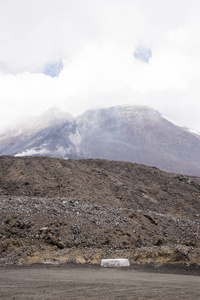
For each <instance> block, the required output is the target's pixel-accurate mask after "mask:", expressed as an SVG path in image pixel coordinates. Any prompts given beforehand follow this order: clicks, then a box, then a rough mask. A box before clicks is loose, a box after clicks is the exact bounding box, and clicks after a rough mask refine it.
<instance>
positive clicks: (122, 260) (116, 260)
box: [101, 258, 130, 268]
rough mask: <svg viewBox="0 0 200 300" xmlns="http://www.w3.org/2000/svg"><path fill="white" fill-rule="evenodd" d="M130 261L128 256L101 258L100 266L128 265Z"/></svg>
mask: <svg viewBox="0 0 200 300" xmlns="http://www.w3.org/2000/svg"><path fill="white" fill-rule="evenodd" d="M129 266H130V263H129V260H128V258H113V259H102V260H101V267H104V268H115V267H129Z"/></svg>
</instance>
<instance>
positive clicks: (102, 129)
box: [0, 105, 200, 176]
mask: <svg viewBox="0 0 200 300" xmlns="http://www.w3.org/2000/svg"><path fill="white" fill-rule="evenodd" d="M199 149H200V136H199V135H198V134H194V133H192V132H190V131H189V130H186V129H184V128H181V127H179V126H176V125H175V124H173V123H172V122H169V121H168V120H166V119H165V118H164V117H163V116H162V115H161V114H160V113H159V112H158V111H156V110H154V109H152V108H149V107H145V106H128V105H126V106H115V107H110V108H105V109H96V110H89V111H86V112H85V113H84V114H82V115H80V116H78V117H76V118H74V117H73V116H71V115H69V114H68V113H64V112H60V111H59V110H58V109H55V108H54V109H51V110H49V111H48V112H46V113H44V114H42V115H41V116H39V117H37V118H35V119H34V118H33V119H30V120H28V121H27V120H26V122H25V123H24V124H21V125H16V124H15V125H14V127H13V128H10V129H8V130H5V131H3V132H1V133H0V155H13V156H27V155H28V156H49V157H59V158H65V159H68V158H70V159H87V158H95V159H96V158H100V159H107V160H117V161H129V162H134V163H140V164H145V165H148V166H154V167H158V168H159V169H161V170H164V171H166V172H173V173H180V174H186V175H195V176H200V152H199Z"/></svg>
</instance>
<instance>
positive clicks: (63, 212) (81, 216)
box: [0, 156, 200, 264]
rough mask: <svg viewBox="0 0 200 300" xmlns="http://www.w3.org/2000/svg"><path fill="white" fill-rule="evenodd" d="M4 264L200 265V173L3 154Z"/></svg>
mask: <svg viewBox="0 0 200 300" xmlns="http://www.w3.org/2000/svg"><path fill="white" fill-rule="evenodd" d="M0 208H1V209H0V220H1V231H0V253H1V256H0V257H1V258H0V263H1V264H7V263H18V264H25V263H34V262H48V261H51V262H52V261H54V262H55V261H58V262H65V261H76V262H89V263H99V262H100V259H101V258H106V257H116V256H123V257H128V258H129V259H130V261H131V263H142V262H155V263H161V264H162V263H166V262H167V263H184V264H185V263H186V264H192V263H196V264H200V237H199V225H200V220H199V216H200V215H199V214H200V178H198V177H189V176H183V175H177V174H169V173H165V172H163V171H160V170H159V169H157V168H153V167H147V166H144V165H138V164H134V163H128V162H117V161H106V160H93V159H89V160H76V161H72V160H62V159H57V158H48V157H10V156H1V157H0Z"/></svg>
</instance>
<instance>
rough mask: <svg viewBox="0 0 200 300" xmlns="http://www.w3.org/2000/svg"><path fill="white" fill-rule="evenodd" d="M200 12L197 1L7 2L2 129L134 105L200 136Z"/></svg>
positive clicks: (1, 57)
mask: <svg viewBox="0 0 200 300" xmlns="http://www.w3.org/2000/svg"><path fill="white" fill-rule="evenodd" d="M199 13H200V3H199V1H197V0H191V1H180V0H174V1H172V0H163V1H160V0H152V1H149V0H137V1H132V0H84V1H81V0H58V1H55V0H48V1H47V0H43V1H39V0H34V1H33V0H29V1H27V0H18V1H15V0H7V1H0V45H1V47H0V120H1V122H0V127H1V126H2V125H3V124H5V123H9V122H10V121H11V120H12V119H15V118H18V117H21V116H27V115H37V114H40V113H42V112H44V111H45V110H47V109H49V108H50V107H52V106H59V107H61V108H62V109H65V110H66V111H68V112H69V113H72V114H74V115H77V114H80V113H82V112H83V111H84V110H85V109H89V108H91V107H92V108H94V107H100V106H110V105H115V104H116V105H117V104H120V103H122V104H124V103H133V104H145V105H149V106H152V107H155V108H156V109H158V110H160V111H161V113H163V114H165V115H167V116H168V117H169V118H171V119H172V120H174V121H175V122H176V121H177V122H179V123H180V124H181V125H184V126H188V127H191V128H192V129H194V130H197V131H200V121H199V118H198V116H197V112H198V109H200V101H199V99H200V91H199V81H200V73H199V69H200V19H199ZM141 45H142V48H141ZM139 46H140V47H139ZM138 47H139V48H140V49H149V51H151V53H152V57H151V58H150V59H149V60H148V64H144V63H141V62H140V61H138V60H137V59H136V58H134V55H133V53H134V51H135V50H136V49H137V48H138ZM149 53H150V52H149ZM140 54H141V51H140ZM149 57H150V56H149ZM146 59H147V58H146ZM59 62H62V64H63V65H62V66H63V69H62V66H61V64H59ZM47 66H49V68H47ZM47 69H48V70H47ZM43 73H46V74H47V75H50V76H46V75H45V74H43ZM51 76H52V77H51ZM53 76H55V77H53Z"/></svg>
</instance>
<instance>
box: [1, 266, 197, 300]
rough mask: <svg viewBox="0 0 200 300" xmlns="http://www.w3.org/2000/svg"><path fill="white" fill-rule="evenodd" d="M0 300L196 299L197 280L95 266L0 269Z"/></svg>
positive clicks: (187, 277)
mask: <svg viewBox="0 0 200 300" xmlns="http://www.w3.org/2000/svg"><path fill="white" fill-rule="evenodd" d="M0 298H1V299H2V300H4V299H15V300H19V299H20V300H23V299H26V300H29V299H31V300H32V299H37V300H40V299H42V300H44V299H45V300H46V299H60V300H62V299H69V300H70V299H76V300H79V299H98V300H101V299H104V300H105V299H110V300H112V299H123V300H124V299H137V300H141V299H154V300H158V299H162V300H165V299H168V300H169V299H181V300H186V299H187V300H188V299H191V300H194V299H196V300H197V299H200V277H199V276H192V275H179V274H164V273H155V272H154V273H153V272H141V271H137V270H134V269H132V268H120V269H119V268H115V269H114V268H113V269H108V268H100V267H97V266H96V267H94V266H91V267H88V266H87V267H85V266H78V267H77V266H65V267H59V266H48V265H46V266H45V265H43V266H39V265H36V266H31V267H14V266H12V267H1V268H0Z"/></svg>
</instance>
